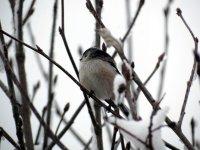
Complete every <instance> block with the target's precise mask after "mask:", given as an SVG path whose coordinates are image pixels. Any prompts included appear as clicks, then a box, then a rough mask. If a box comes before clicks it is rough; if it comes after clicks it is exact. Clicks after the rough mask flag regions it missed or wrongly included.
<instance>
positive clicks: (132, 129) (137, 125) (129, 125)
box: [108, 107, 169, 150]
mask: <svg viewBox="0 0 200 150" xmlns="http://www.w3.org/2000/svg"><path fill="white" fill-rule="evenodd" d="M168 110H169V108H168V107H165V108H163V109H162V110H158V112H157V113H156V115H155V116H154V117H153V120H152V123H153V124H152V130H151V134H152V146H153V149H154V150H164V149H165V144H164V142H163V140H162V137H161V129H162V128H161V127H162V125H163V123H164V120H165V117H166V114H167V112H168ZM150 121H151V120H150V117H148V119H146V120H140V121H134V120H124V119H119V118H115V117H110V118H108V122H109V123H111V124H113V125H114V126H116V127H118V129H119V131H120V133H121V134H122V135H123V136H124V138H125V139H126V140H127V141H130V142H131V143H132V146H133V147H135V148H136V149H141V150H147V149H148V148H149V143H148V142H147V141H148V140H147V139H148V136H149V125H150Z"/></svg>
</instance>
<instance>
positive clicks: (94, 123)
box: [59, 28, 97, 126]
mask: <svg viewBox="0 0 200 150" xmlns="http://www.w3.org/2000/svg"><path fill="white" fill-rule="evenodd" d="M59 32H60V35H61V37H62V40H63V42H64V45H65V48H66V51H67V54H68V56H69V58H70V61H71V63H72V66H73V68H74V71H75V73H76V76H77V78H78V79H79V72H78V69H77V67H76V64H75V61H74V58H73V57H72V54H71V51H70V49H69V46H68V44H67V40H66V37H65V34H64V32H63V30H62V29H61V28H59ZM83 96H84V98H85V100H86V104H87V107H88V113H89V115H90V118H91V121H92V124H93V125H94V126H97V123H96V120H95V117H94V114H93V112H92V108H91V106H90V102H89V99H88V97H87V95H86V94H85V93H84V92H83Z"/></svg>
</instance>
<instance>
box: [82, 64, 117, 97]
mask: <svg viewBox="0 0 200 150" xmlns="http://www.w3.org/2000/svg"><path fill="white" fill-rule="evenodd" d="M101 63H102V62H101V61H99V62H97V63H95V62H94V63H87V62H82V63H81V64H80V70H79V75H80V83H81V84H82V85H83V86H84V87H85V88H86V89H87V90H89V91H93V92H94V94H95V96H96V97H97V98H99V99H110V98H111V97H112V94H113V80H114V77H115V75H116V72H115V70H114V69H113V68H112V66H106V65H109V64H105V63H103V64H101Z"/></svg>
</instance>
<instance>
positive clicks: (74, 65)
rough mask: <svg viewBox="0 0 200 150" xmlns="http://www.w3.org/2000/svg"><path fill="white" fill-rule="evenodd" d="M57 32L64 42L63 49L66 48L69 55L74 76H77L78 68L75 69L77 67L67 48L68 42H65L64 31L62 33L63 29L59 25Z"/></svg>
mask: <svg viewBox="0 0 200 150" xmlns="http://www.w3.org/2000/svg"><path fill="white" fill-rule="evenodd" d="M59 33H60V35H61V37H62V40H63V43H64V45H65V49H66V51H67V54H68V56H69V59H70V61H71V63H72V66H73V68H74V71H75V73H76V76H77V77H78V78H79V72H78V69H77V67H76V63H75V61H74V58H73V56H72V54H71V51H70V49H69V46H68V43H67V40H66V37H65V33H64V31H63V29H62V28H61V27H59Z"/></svg>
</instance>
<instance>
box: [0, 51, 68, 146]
mask: <svg viewBox="0 0 200 150" xmlns="http://www.w3.org/2000/svg"><path fill="white" fill-rule="evenodd" d="M0 57H1V59H2V60H3V63H4V66H5V67H6V68H7V69H8V70H9V71H10V77H11V78H12V80H13V82H14V83H15V85H16V86H17V88H18V89H19V91H20V93H21V95H22V97H23V98H24V100H25V101H26V103H27V105H26V107H27V106H29V107H30V108H31V110H32V111H33V113H34V114H35V116H36V117H37V119H38V120H39V121H40V122H41V124H42V125H43V126H44V128H45V130H46V131H47V132H46V133H47V134H48V135H49V136H50V137H51V138H52V140H53V141H55V142H56V143H57V144H58V146H59V147H60V148H62V149H67V148H66V147H65V146H64V145H63V144H62V143H61V142H60V141H59V139H58V138H57V137H56V136H55V135H54V134H53V132H52V131H51V129H50V128H49V126H48V125H46V123H45V122H44V120H43V119H42V118H41V116H40V114H39V113H38V111H37V110H36V108H35V107H34V105H33V104H32V103H31V101H30V99H29V97H28V94H27V93H26V91H25V90H24V89H23V87H22V86H21V84H20V83H19V81H18V80H17V77H16V76H15V74H14V73H13V71H12V69H11V67H10V65H9V63H8V61H7V59H6V58H5V57H4V55H3V54H2V52H1V51H0Z"/></svg>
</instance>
